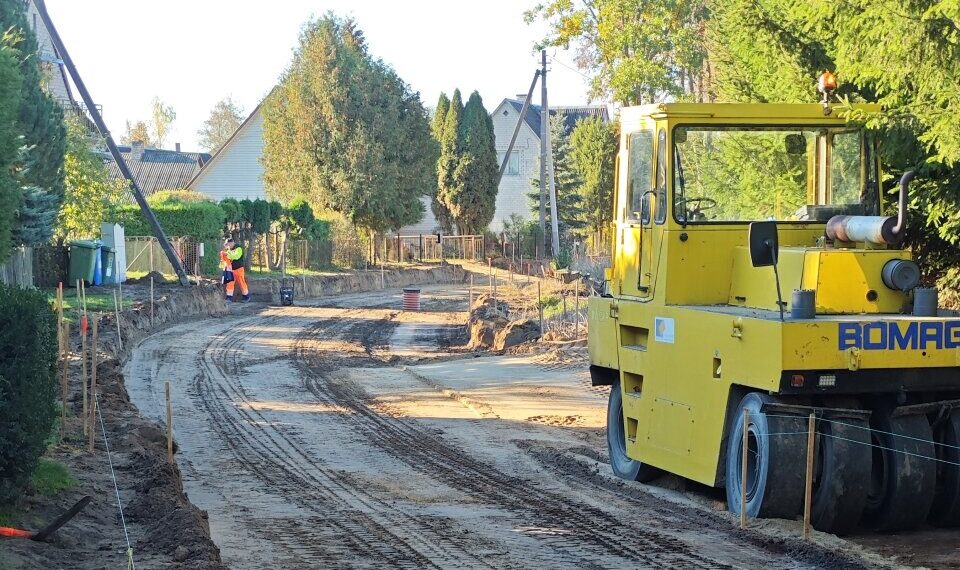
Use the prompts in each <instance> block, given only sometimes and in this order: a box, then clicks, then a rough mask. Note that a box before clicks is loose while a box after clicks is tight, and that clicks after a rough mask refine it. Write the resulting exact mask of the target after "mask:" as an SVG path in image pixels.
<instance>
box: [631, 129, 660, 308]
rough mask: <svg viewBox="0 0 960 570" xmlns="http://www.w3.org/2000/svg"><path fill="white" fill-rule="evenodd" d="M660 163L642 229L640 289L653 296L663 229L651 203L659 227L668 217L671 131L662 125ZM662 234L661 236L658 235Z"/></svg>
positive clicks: (657, 165)
mask: <svg viewBox="0 0 960 570" xmlns="http://www.w3.org/2000/svg"><path fill="white" fill-rule="evenodd" d="M654 160H655V163H654V164H656V167H655V173H656V175H655V179H654V193H653V194H652V195H650V196H648V198H646V199H644V206H645V207H646V208H647V215H646V217H644V218H643V223H642V227H641V229H640V232H641V234H640V235H641V238H640V267H639V275H638V284H637V290H638V292H639V294H640V296H641V297H651V296H652V295H653V284H654V282H655V280H656V269H657V266H658V264H659V262H660V251H659V247H660V239H654V238H655V237H658V236H659V235H662V232H655V230H654V224H653V223H651V221H650V213H649V204H650V203H655V208H654V214H653V216H654V220H655V223H656V226H657V228H658V229H662V226H663V224H664V222H666V219H667V131H666V129H664V128H660V130H659V132H658V133H657V152H656V154H655V155H654ZM655 233H656V234H658V235H655Z"/></svg>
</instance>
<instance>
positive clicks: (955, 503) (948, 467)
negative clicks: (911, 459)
mask: <svg viewBox="0 0 960 570" xmlns="http://www.w3.org/2000/svg"><path fill="white" fill-rule="evenodd" d="M933 440H934V441H935V442H937V443H940V444H943V445H937V446H935V447H936V453H937V459H941V460H943V461H949V462H950V463H937V491H936V493H935V494H934V499H933V507H931V509H930V518H929V520H930V524H933V525H936V526H946V527H954V526H960V465H956V464H958V463H960V449H958V446H960V410H954V411H953V412H951V413H950V415H949V416H948V417H947V418H946V420H945V421H944V422H943V424H941V425H939V426H937V428H936V429H935V430H934V431H933Z"/></svg>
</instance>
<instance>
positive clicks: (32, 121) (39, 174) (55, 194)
mask: <svg viewBox="0 0 960 570" xmlns="http://www.w3.org/2000/svg"><path fill="white" fill-rule="evenodd" d="M0 30H3V31H10V32H12V38H13V41H12V46H13V47H15V48H16V49H17V51H18V52H19V66H20V75H21V77H22V82H21V86H20V91H21V97H22V100H21V104H20V106H19V111H18V114H17V129H18V131H19V133H20V135H21V136H22V137H23V138H22V139H21V144H20V148H21V152H20V156H19V158H18V160H17V161H16V163H15V164H14V168H13V175H14V178H15V179H16V180H17V182H18V183H19V185H20V187H21V189H22V190H21V192H22V194H23V197H24V198H23V199H22V200H21V201H20V206H19V209H18V211H17V214H16V221H15V223H14V228H13V242H14V243H15V244H27V245H32V244H37V243H42V242H45V241H47V240H49V239H50V237H51V235H53V223H52V222H53V220H54V219H55V218H56V216H57V212H58V211H59V209H60V204H61V202H62V201H63V194H64V188H65V186H64V172H63V162H64V154H65V153H66V146H67V134H66V127H65V126H64V123H63V111H62V109H61V108H60V105H58V104H57V102H56V101H54V100H53V98H52V97H50V95H49V94H48V93H47V92H46V91H45V90H44V88H43V82H44V78H43V70H42V69H41V63H40V60H39V57H38V49H37V40H36V37H35V36H34V33H33V30H32V29H31V27H30V25H29V24H28V22H27V17H26V12H25V8H24V3H23V2H21V1H19V0H0Z"/></svg>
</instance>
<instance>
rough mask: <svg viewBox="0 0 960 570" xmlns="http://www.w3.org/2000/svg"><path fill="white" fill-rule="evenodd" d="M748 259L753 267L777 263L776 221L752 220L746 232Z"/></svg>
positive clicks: (778, 248)
mask: <svg viewBox="0 0 960 570" xmlns="http://www.w3.org/2000/svg"><path fill="white" fill-rule="evenodd" d="M748 242H749V244H750V261H751V263H753V266H754V267H768V266H770V265H776V264H777V253H778V252H779V250H780V245H779V242H778V240H777V223H776V222H773V221H769V222H752V223H751V224H750V230H749V233H748Z"/></svg>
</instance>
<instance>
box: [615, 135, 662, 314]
mask: <svg viewBox="0 0 960 570" xmlns="http://www.w3.org/2000/svg"><path fill="white" fill-rule="evenodd" d="M625 142H626V150H627V153H626V160H624V159H623V157H621V161H620V164H621V170H622V172H621V173H620V174H619V176H621V182H622V184H621V188H624V189H625V191H624V192H623V194H624V198H623V207H621V208H620V212H619V216H618V218H619V221H620V223H619V226H620V227H619V232H618V233H619V234H620V235H619V236H618V240H619V243H620V247H619V248H618V252H617V267H618V268H619V272H618V273H619V277H620V294H621V295H627V296H633V297H646V296H648V294H649V290H650V288H649V285H644V283H643V280H644V275H643V268H642V267H641V266H642V265H644V251H643V250H644V242H645V241H646V242H647V243H646V245H647V249H649V243H650V242H649V238H645V237H644V232H645V231H648V230H649V228H650V224H651V209H652V208H651V205H652V203H653V196H654V186H653V183H654V168H653V165H654V162H653V161H654V152H653V151H654V131H653V130H652V129H645V130H641V131H637V132H634V133H630V134H629V135H627V137H626V141H625ZM624 163H625V167H624Z"/></svg>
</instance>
